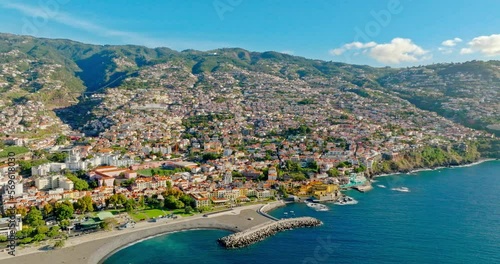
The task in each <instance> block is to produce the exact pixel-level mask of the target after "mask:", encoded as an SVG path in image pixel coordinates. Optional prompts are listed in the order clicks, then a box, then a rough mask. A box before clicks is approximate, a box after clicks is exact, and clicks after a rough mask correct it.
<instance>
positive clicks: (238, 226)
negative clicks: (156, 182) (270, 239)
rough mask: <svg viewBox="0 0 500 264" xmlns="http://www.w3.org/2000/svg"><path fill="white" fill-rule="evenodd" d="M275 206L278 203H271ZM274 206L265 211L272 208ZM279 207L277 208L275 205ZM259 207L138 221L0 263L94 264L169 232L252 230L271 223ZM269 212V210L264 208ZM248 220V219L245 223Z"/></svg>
mask: <svg viewBox="0 0 500 264" xmlns="http://www.w3.org/2000/svg"><path fill="white" fill-rule="evenodd" d="M275 203H276V204H277V205H278V204H281V202H275ZM275 206H276V205H274V203H272V204H270V205H269V208H275ZM279 206H281V205H279ZM261 208H262V204H257V205H249V206H242V207H237V208H234V209H233V210H231V211H226V212H222V213H219V214H213V215H210V216H209V217H204V216H203V215H196V216H191V217H186V218H180V219H176V220H171V221H168V222H156V223H152V222H141V223H138V224H136V226H135V228H129V229H125V230H113V231H108V232H97V233H94V234H89V235H85V236H81V237H75V238H70V239H68V240H67V241H66V246H65V247H64V248H61V249H56V250H40V249H38V248H33V247H32V248H26V249H18V251H17V252H16V256H15V257H12V256H10V255H8V254H7V253H4V252H3V253H0V263H2V264H33V263H38V264H57V263H72V264H90V263H92V264H95V263H101V261H102V260H103V259H104V258H106V257H107V256H109V255H111V254H112V253H114V252H115V251H116V250H119V249H120V248H122V247H124V246H126V245H129V244H131V243H134V242H136V241H139V240H142V239H146V238H149V237H152V236H157V235H161V234H165V233H169V232H175V231H182V230H192V229H222V230H229V231H232V232H241V231H244V230H248V229H251V228H253V227H256V226H259V225H262V224H265V223H272V222H274V220H272V219H270V218H268V217H266V216H264V215H262V214H261V213H260V210H261ZM267 210H269V209H267ZM249 219H251V220H249Z"/></svg>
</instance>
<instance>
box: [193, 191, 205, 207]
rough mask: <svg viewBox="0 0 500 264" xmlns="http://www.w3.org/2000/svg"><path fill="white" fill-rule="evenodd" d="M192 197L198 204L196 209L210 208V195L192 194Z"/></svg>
mask: <svg viewBox="0 0 500 264" xmlns="http://www.w3.org/2000/svg"><path fill="white" fill-rule="evenodd" d="M190 195H191V197H193V199H194V201H195V202H196V208H200V207H207V206H210V199H209V198H208V195H206V194H204V193H191V194H190Z"/></svg>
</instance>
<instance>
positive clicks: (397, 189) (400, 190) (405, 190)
mask: <svg viewBox="0 0 500 264" xmlns="http://www.w3.org/2000/svg"><path fill="white" fill-rule="evenodd" d="M391 190H393V191H398V192H410V189H408V188H407V187H397V188H392V189H391Z"/></svg>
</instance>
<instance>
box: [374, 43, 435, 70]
mask: <svg viewBox="0 0 500 264" xmlns="http://www.w3.org/2000/svg"><path fill="white" fill-rule="evenodd" d="M428 53H429V52H428V51H426V50H424V49H423V48H421V47H420V46H418V45H416V44H415V43H413V42H412V41H411V39H404V38H395V39H393V40H392V41H391V43H387V44H378V45H377V46H375V47H373V48H372V49H371V51H370V56H371V57H372V58H374V59H375V60H377V61H379V62H383V63H387V64H400V63H402V62H417V61H420V60H424V59H427V58H429V57H428V56H427V57H425V55H426V54H428Z"/></svg>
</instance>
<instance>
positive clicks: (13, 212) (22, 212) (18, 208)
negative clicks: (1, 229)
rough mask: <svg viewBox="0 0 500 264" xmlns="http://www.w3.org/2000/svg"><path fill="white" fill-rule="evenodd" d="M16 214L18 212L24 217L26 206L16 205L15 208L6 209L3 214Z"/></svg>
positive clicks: (26, 212) (26, 210) (26, 211)
mask: <svg viewBox="0 0 500 264" xmlns="http://www.w3.org/2000/svg"><path fill="white" fill-rule="evenodd" d="M17 214H20V215H21V217H25V216H26V215H27V214H28V209H26V207H24V206H21V207H17V208H16V209H13V208H11V209H7V212H5V215H6V216H13V215H17Z"/></svg>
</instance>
